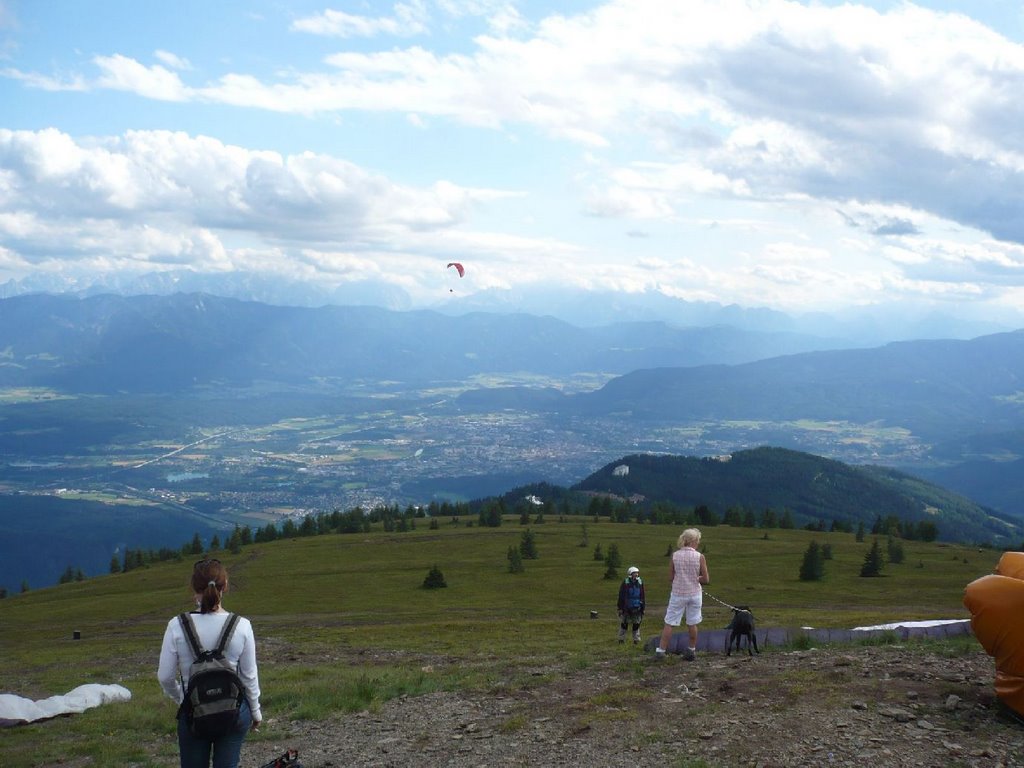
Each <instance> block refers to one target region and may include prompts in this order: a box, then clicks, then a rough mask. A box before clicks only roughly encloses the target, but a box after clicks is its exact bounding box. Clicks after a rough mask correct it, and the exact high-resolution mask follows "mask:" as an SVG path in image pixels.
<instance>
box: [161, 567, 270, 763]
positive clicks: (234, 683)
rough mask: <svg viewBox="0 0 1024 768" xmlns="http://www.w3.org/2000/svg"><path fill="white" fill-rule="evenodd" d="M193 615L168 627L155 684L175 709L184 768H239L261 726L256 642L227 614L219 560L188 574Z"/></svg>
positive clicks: (247, 626)
mask: <svg viewBox="0 0 1024 768" xmlns="http://www.w3.org/2000/svg"><path fill="white" fill-rule="evenodd" d="M191 583H192V591H193V592H194V593H195V600H196V608H197V610H196V611H193V612H191V613H183V614H180V615H179V616H175V617H174V618H173V619H171V620H170V622H168V624H167V630H166V631H165V632H164V640H163V646H162V647H161V649H160V667H159V669H158V670H157V678H158V679H159V680H160V687H161V688H163V691H164V693H166V694H167V695H168V696H169V697H170V698H171V699H173V700H174V701H175V702H176V703H178V704H179V708H178V715H177V717H178V751H179V753H180V756H181V768H210V758H211V756H212V758H213V768H238V761H239V758H240V755H241V751H242V742H244V741H245V736H246V734H247V733H248V732H249V730H250V729H255V728H256V727H257V726H259V724H260V722H261V721H262V719H263V716H262V713H261V712H260V684H259V675H258V671H257V668H256V639H255V637H254V636H253V632H252V624H250V622H249V620H248V619H245V618H242V617H241V616H238V615H237V614H233V613H229V612H227V611H225V610H224V608H223V606H222V605H221V600H222V598H223V596H224V593H225V592H226V591H227V589H228V572H227V569H226V568H225V567H224V566H223V565H222V564H221V562H220V561H219V560H214V559H212V558H208V559H205V560H200V561H199V562H197V563H196V564H195V566H194V567H193V568H192V582H191Z"/></svg>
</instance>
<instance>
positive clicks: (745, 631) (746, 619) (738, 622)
mask: <svg viewBox="0 0 1024 768" xmlns="http://www.w3.org/2000/svg"><path fill="white" fill-rule="evenodd" d="M726 629H728V630H731V631H730V632H729V642H728V644H727V645H726V652H725V655H726V656H731V655H732V647H733V644H734V643H735V645H736V652H737V653H739V650H740V639H741V638H744V637H745V638H747V654H748V655H749V656H753V655H754V653H753V651H751V650H750V647H751V646H753V647H754V650H755V651H757V652H758V653H760V652H761V651H760V650H759V649H758V647H757V635H755V634H754V614H753V613H751V612H750V606H747V605H739V606H736V607H735V608H733V611H732V621H730V622H729V626H728V627H726Z"/></svg>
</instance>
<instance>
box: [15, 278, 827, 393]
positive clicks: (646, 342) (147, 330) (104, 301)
mask: <svg viewBox="0 0 1024 768" xmlns="http://www.w3.org/2000/svg"><path fill="white" fill-rule="evenodd" d="M836 344H842V342H841V341H840V340H837V339H822V338H816V337H811V336H803V335H799V334H792V333H758V332H750V331H740V330H736V329H733V328H728V327H716V328H710V329H708V328H675V327H671V326H668V325H667V324H665V323H660V322H645V323H620V324H616V325H611V326H605V327H601V328H587V329H584V328H579V327H576V326H572V325H570V324H568V323H566V322H564V321H561V320H557V319H555V318H553V317H538V316H533V315H520V314H515V315H499V314H486V313H472V314H468V315H463V316H458V317H452V316H448V315H443V314H440V313H437V312H433V311H427V310H421V311H413V312H392V311H388V310H383V309H378V308H374V307H354V306H348V307H340V306H326V307H319V308H304V307H280V306H273V305H267V304H258V303H255V302H243V301H237V300H234V299H224V298H220V297H215V296H208V295H203V294H175V295H171V296H133V297H120V296H110V295H106V296H96V297H90V298H85V299H75V298H71V297H66V296H48V295H35V296H24V297H16V298H11V299H4V300H0V353H2V357H0V385H8V386H26V385H39V386H55V387H57V388H60V389H64V390H67V391H99V392H116V391H136V392H139V391H141V392H147V391H148V392H155V391H166V392H172V391H178V390H182V389H187V388H189V387H192V386H195V385H204V384H210V383H228V384H232V385H236V386H247V385H249V384H251V383H252V382H254V381H257V380H269V381H276V382H281V383H287V384H292V385H295V384H298V383H302V382H305V381H308V380H309V379H311V378H321V379H337V380H340V381H352V380H357V379H371V380H379V381H383V380H397V381H406V382H413V383H422V382H429V381H444V380H447V381H453V380H462V379H466V378H469V377H472V376H475V375H480V374H490V373H495V372H521V371H526V372H531V373H534V374H537V375H552V376H566V375H570V374H573V373H577V372H581V371H591V372H603V373H608V374H620V373H626V372H628V371H631V370H635V369H636V368H643V367H649V366H652V365H665V364H673V365H700V364H704V363H707V362H742V361H747V360H753V359H761V358H765V357H772V356H775V355H779V354H785V353H792V352H796V351H803V350H806V349H821V348H831V347H832V346H834V345H836Z"/></svg>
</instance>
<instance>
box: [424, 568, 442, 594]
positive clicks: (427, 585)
mask: <svg viewBox="0 0 1024 768" xmlns="http://www.w3.org/2000/svg"><path fill="white" fill-rule="evenodd" d="M447 586H448V583H447V582H446V581H445V580H444V574H443V573H441V569H440V568H438V567H437V564H436V563H435V564H434V566H433V567H432V568H431V569H430V571H429V572H428V573H427V576H426V578H425V579H423V588H424V589H440V588H442V587H447Z"/></svg>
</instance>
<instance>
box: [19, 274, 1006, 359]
mask: <svg viewBox="0 0 1024 768" xmlns="http://www.w3.org/2000/svg"><path fill="white" fill-rule="evenodd" d="M439 266H443V264H442V265H439ZM42 293H49V294H55V295H56V294H61V295H68V296H75V297H78V298H87V297H94V296H101V295H118V296H169V295H173V294H183V293H186V294H188V293H191V294H205V295H210V296H223V297H229V298H233V299H236V300H240V301H246V302H258V303H262V304H272V305H276V306H282V307H288V306H290V307H311V308H315V307H323V306H327V305H334V306H350V307H355V306H360V307H374V308H378V309H385V310H390V311H395V312H410V311H413V310H422V309H428V310H433V311H436V312H439V313H441V314H445V315H449V316H463V315H468V314H472V313H476V312H483V313H486V314H526V315H536V316H539V317H554V318H557V319H559V320H562V321H563V322H566V323H569V324H571V325H575V326H578V327H581V328H592V327H598V326H606V325H613V324H617V323H623V322H625V323H631V322H663V323H668V324H670V325H672V326H674V327H684V326H687V327H709V326H721V325H725V326H729V327H731V328H735V329H737V330H743V331H755V332H773V333H792V334H798V335H806V336H819V337H826V338H836V339H843V340H844V341H843V342H842V343H841V344H838V345H836V346H837V347H852V346H877V345H879V344H884V343H886V342H889V341H898V340H912V339H943V338H951V339H967V338H973V337H975V336H981V335H984V334H990V333H998V332H1001V331H1008V330H1013V329H1015V328H1020V327H1024V313H1022V312H1020V311H1015V310H1013V309H1009V308H1008V309H1007V310H1006V311H1005V312H1004V314H1003V315H1002V316H1000V317H993V316H991V315H986V316H984V317H978V316H973V315H970V314H967V312H966V310H961V311H960V313H959V314H957V313H953V312H949V311H941V310H939V309H937V308H935V307H929V306H914V305H912V304H909V303H907V302H901V303H899V304H890V305H878V306H876V305H870V306H864V307H851V308H847V309H843V310H838V311H836V312H831V313H825V312H800V313H785V312H780V311H778V310H773V309H769V308H766V307H743V306H739V305H736V304H720V303H717V302H712V301H686V300H683V299H680V298H676V297H672V296H667V295H665V294H663V293H660V292H658V291H653V290H651V291H641V292H623V291H609V290H605V291H595V290H583V289H576V290H573V289H568V288H565V287H557V288H556V287H546V286H543V285H534V286H530V287H529V288H528V289H497V288H492V289H488V290H483V291H477V292H474V293H467V294H465V295H461V294H459V293H457V292H456V293H449V292H448V291H443V290H442V291H439V293H438V295H437V297H436V300H434V301H429V300H427V301H426V302H420V303H416V302H414V301H413V299H412V297H411V296H409V294H407V293H406V292H405V291H403V290H402V289H401V288H399V287H397V286H395V285H393V284H390V283H383V282H378V281H374V280H370V279H366V280H355V281H352V282H346V283H343V284H341V285H337V286H327V285H324V284H322V283H319V282H311V281H303V280H295V279H287V278H284V277H280V276H278V277H274V276H267V275H254V274H251V273H241V272H228V273H212V274H204V273H197V272H193V271H190V270H171V271H163V272H152V273H148V274H141V275H135V276H127V277H126V276H122V275H116V274H115V275H110V274H104V275H97V276H96V278H95V279H94V280H93V281H91V282H84V281H76V282H68V280H67V278H65V277H63V276H61V275H58V274H48V273H46V274H44V273H40V274H36V275H32V276H30V277H26V278H24V279H22V280H17V281H15V280H9V281H7V282H6V283H0V299H3V298H12V297H15V296H24V295H30V294H42ZM989 312H991V310H989Z"/></svg>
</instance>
